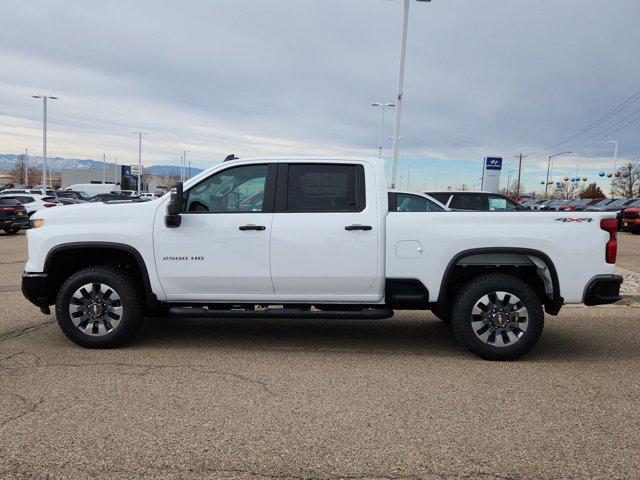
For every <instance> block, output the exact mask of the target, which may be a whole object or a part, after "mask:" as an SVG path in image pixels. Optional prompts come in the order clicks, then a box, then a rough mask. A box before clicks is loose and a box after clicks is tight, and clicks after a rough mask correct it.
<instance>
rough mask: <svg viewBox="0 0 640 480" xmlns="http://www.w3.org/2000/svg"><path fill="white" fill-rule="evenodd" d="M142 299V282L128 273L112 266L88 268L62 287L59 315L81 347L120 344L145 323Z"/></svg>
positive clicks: (68, 334)
mask: <svg viewBox="0 0 640 480" xmlns="http://www.w3.org/2000/svg"><path fill="white" fill-rule="evenodd" d="M96 285H97V286H98V288H96ZM109 290H110V291H111V293H109ZM140 299H141V293H140V288H139V285H138V284H137V283H136V282H135V281H134V279H133V278H132V277H130V276H129V275H127V274H125V273H123V272H122V271H120V270H118V269H116V268H112V267H89V268H85V269H83V270H80V271H78V272H76V273H74V274H73V275H71V277H69V278H68V279H67V280H66V281H65V282H64V284H63V285H62V287H61V288H60V291H59V292H58V297H57V298H56V318H57V320H58V324H59V325H60V328H61V329H62V331H63V332H64V334H65V335H66V336H67V338H69V340H71V341H72V342H74V343H76V344H78V345H80V346H82V347H85V348H112V347H117V346H119V345H121V344H123V343H124V342H126V341H127V340H129V339H130V338H131V337H132V336H133V334H134V333H135V331H136V330H137V329H138V327H139V326H140V324H141V323H142V318H143V308H142V302H141V300H140ZM72 312H73V313H72ZM94 315H96V316H94Z"/></svg>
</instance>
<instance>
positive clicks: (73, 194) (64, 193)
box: [56, 190, 89, 200]
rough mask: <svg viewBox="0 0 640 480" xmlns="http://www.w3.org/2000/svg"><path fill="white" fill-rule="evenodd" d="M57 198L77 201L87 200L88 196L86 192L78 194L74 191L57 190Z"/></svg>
mask: <svg viewBox="0 0 640 480" xmlns="http://www.w3.org/2000/svg"><path fill="white" fill-rule="evenodd" d="M56 197H57V198H76V199H78V200H88V199H89V195H87V192H78V191H75V190H58V191H57V192H56Z"/></svg>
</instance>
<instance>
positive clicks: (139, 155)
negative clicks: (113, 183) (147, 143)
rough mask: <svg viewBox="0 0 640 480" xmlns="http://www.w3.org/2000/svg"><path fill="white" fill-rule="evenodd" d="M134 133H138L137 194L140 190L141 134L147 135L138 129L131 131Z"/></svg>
mask: <svg viewBox="0 0 640 480" xmlns="http://www.w3.org/2000/svg"><path fill="white" fill-rule="evenodd" d="M133 134H134V135H138V195H140V192H141V191H142V135H149V134H148V133H147V132H143V131H142V130H139V131H137V132H133Z"/></svg>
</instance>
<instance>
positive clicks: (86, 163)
mask: <svg viewBox="0 0 640 480" xmlns="http://www.w3.org/2000/svg"><path fill="white" fill-rule="evenodd" d="M19 156H20V155H17V154H14V153H0V171H3V170H4V171H6V170H11V169H13V168H14V167H15V165H16V162H17V160H18V157H19ZM106 163H107V171H109V169H113V167H114V163H109V162H106ZM29 166H30V167H34V168H36V169H41V168H42V157H41V156H36V155H29ZM49 167H50V168H51V171H53V172H56V173H60V171H62V170H68V169H69V170H89V169H92V168H102V161H101V160H92V159H88V158H85V159H79V158H62V157H49ZM200 172H202V169H201V168H195V167H191V175H189V176H193V175H196V174H198V173H200ZM144 173H148V174H151V175H160V176H162V175H180V167H179V166H174V165H152V166H150V167H146V168H145V169H144Z"/></svg>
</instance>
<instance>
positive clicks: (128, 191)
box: [120, 190, 138, 195]
mask: <svg viewBox="0 0 640 480" xmlns="http://www.w3.org/2000/svg"><path fill="white" fill-rule="evenodd" d="M120 193H121V194H122V195H137V194H138V192H137V191H136V190H120Z"/></svg>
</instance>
